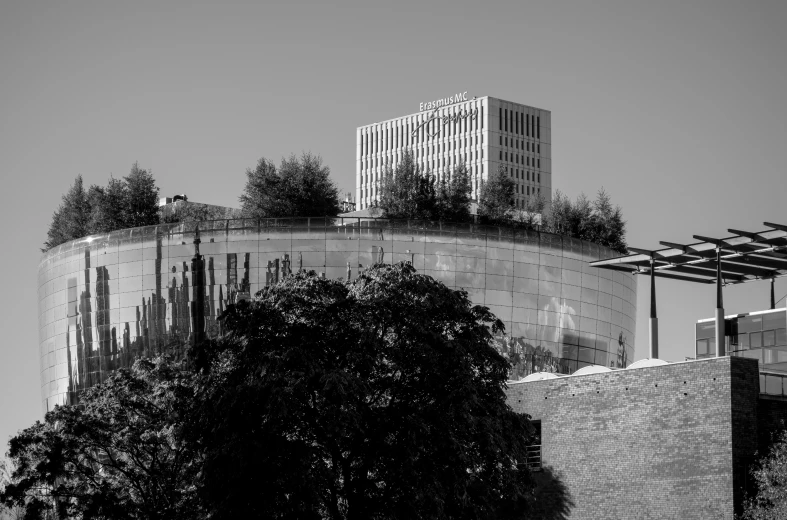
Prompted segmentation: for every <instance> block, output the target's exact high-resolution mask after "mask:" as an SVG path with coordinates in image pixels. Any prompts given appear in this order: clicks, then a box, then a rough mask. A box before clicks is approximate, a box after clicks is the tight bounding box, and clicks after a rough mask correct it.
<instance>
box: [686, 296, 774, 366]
mask: <svg viewBox="0 0 787 520" xmlns="http://www.w3.org/2000/svg"><path fill="white" fill-rule="evenodd" d="M715 327H716V321H715V320H714V319H713V318H710V319H706V320H700V321H698V322H697V326H696V356H697V358H698V359H701V358H707V357H714V356H715V355H716V328H715ZM724 335H725V338H724V342H725V348H726V352H727V353H729V355H730V356H741V357H748V358H754V359H758V360H759V361H760V367H762V369H763V370H778V371H785V372H787V309H772V310H767V311H759V312H751V313H748V314H738V315H733V316H725V317H724Z"/></svg>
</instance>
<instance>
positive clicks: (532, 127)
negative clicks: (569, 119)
mask: <svg viewBox="0 0 787 520" xmlns="http://www.w3.org/2000/svg"><path fill="white" fill-rule="evenodd" d="M551 147H552V134H551V113H550V112H549V111H548V110H543V109H540V108H535V107H531V106H527V105H523V104H521V103H514V102H512V101H504V100H502V99H497V98H493V97H489V96H484V97H472V98H471V97H468V95H467V92H462V93H458V94H455V95H453V96H450V97H447V98H443V99H438V100H434V101H429V102H425V103H420V105H419V111H418V112H417V113H415V114H410V115H407V116H402V117H397V118H395V119H389V120H387V121H381V122H379V123H373V124H370V125H364V126H362V127H359V128H358V129H357V131H356V153H355V158H356V166H355V185H356V200H357V202H358V209H365V208H368V207H369V206H370V205H371V204H372V203H373V201H374V200H375V199H376V198H377V197H378V195H379V189H380V180H381V179H382V176H383V174H384V172H385V168H386V167H387V166H391V167H392V168H396V165H397V163H398V162H399V161H400V160H401V158H402V156H403V154H404V152H405V150H407V149H410V150H412V152H413V155H414V157H415V161H416V163H417V164H418V165H419V166H420V168H421V170H422V171H429V172H431V173H433V174H435V175H438V176H442V175H444V174H449V175H450V172H452V171H453V170H454V169H455V168H456V167H457V166H458V165H459V164H461V163H463V162H464V164H465V165H466V166H467V170H468V172H469V174H470V183H471V186H472V189H473V192H472V197H473V199H475V200H477V199H478V193H479V190H480V187H481V182H482V180H486V179H487V178H488V176H489V173H490V172H494V171H497V169H498V168H501V167H502V168H503V171H504V172H505V173H506V174H507V175H509V176H510V177H511V178H512V179H513V180H514V182H515V184H516V188H515V190H516V191H515V196H516V204H517V206H518V207H522V206H523V205H524V203H525V200H526V199H527V197H529V196H531V195H537V194H540V195H541V196H543V197H544V199H546V200H547V201H551V199H552V149H551Z"/></svg>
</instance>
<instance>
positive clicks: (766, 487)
mask: <svg viewBox="0 0 787 520" xmlns="http://www.w3.org/2000/svg"><path fill="white" fill-rule="evenodd" d="M751 475H752V477H754V483H755V485H756V488H757V494H756V495H755V496H754V497H752V498H749V499H748V500H746V502H745V503H744V507H743V515H742V516H741V518H743V519H744V520H781V519H784V518H787V431H783V432H782V433H781V434H780V435H779V437H778V438H777V439H776V441H775V442H774V443H773V445H771V449H770V451H769V452H768V454H767V455H766V456H765V457H763V459H762V460H760V462H759V463H758V464H757V465H755V466H754V468H753V469H752V472H751Z"/></svg>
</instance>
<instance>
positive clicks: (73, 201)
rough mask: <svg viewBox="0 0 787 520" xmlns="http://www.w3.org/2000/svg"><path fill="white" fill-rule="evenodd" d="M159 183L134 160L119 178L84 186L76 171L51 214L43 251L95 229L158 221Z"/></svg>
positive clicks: (102, 230)
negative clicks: (128, 170) (125, 174)
mask: <svg viewBox="0 0 787 520" xmlns="http://www.w3.org/2000/svg"><path fill="white" fill-rule="evenodd" d="M158 191H159V189H158V187H156V182H155V180H154V179H153V174H152V173H150V171H148V170H144V169H142V168H140V167H139V165H138V164H137V163H134V164H133V165H132V167H131V172H130V173H129V174H128V175H127V176H126V177H124V178H123V179H122V180H119V179H115V178H114V177H111V176H110V178H109V181H108V182H107V185H106V187H103V186H97V185H95V184H94V185H92V186H90V187H89V188H88V189H85V187H84V184H83V180H82V176H81V175H78V176H77V178H76V179H75V180H74V184H73V185H72V186H71V187H70V188H69V190H68V192H66V194H65V195H63V200H62V202H61V203H60V206H59V207H58V208H57V210H56V211H55V213H54V215H52V222H51V223H50V225H49V230H48V231H47V240H46V241H45V242H44V248H43V251H46V250H47V249H51V248H53V247H55V246H57V245H60V244H62V243H64V242H68V241H69V240H75V239H77V238H82V237H84V236H87V235H91V234H94V233H108V232H110V231H115V230H116V229H124V228H128V227H137V226H150V225H154V224H158V223H159V213H158V211H159V209H158Z"/></svg>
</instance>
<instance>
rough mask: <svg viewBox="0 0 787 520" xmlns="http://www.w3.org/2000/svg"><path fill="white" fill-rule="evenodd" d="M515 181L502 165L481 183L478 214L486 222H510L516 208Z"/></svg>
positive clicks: (498, 223)
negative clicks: (511, 213)
mask: <svg viewBox="0 0 787 520" xmlns="http://www.w3.org/2000/svg"><path fill="white" fill-rule="evenodd" d="M514 185H515V184H514V181H513V179H511V178H510V177H509V175H508V174H507V173H506V172H505V170H504V169H503V166H500V167H499V168H498V169H497V172H495V173H493V174H490V175H489V178H488V179H487V180H486V182H484V183H482V184H481V193H480V196H479V197H478V216H479V217H480V218H481V222H483V223H485V224H497V225H500V224H508V223H510V220H511V219H510V212H511V211H512V210H513V209H514Z"/></svg>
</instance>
